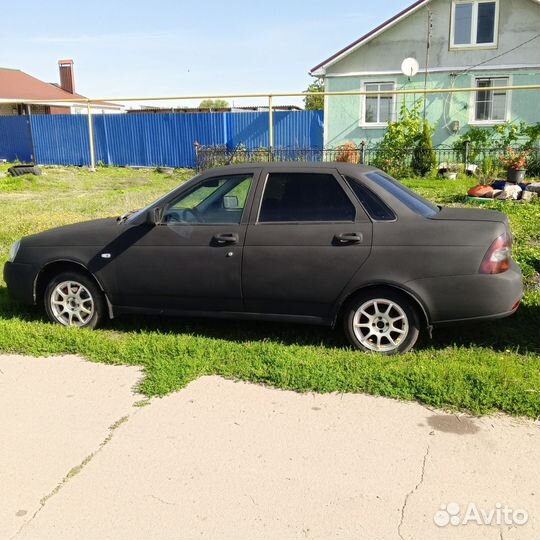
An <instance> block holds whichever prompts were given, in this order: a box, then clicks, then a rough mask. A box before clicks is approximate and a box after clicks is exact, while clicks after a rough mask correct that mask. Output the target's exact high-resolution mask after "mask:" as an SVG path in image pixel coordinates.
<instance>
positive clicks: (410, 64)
mask: <svg viewBox="0 0 540 540" xmlns="http://www.w3.org/2000/svg"><path fill="white" fill-rule="evenodd" d="M419 71H420V64H419V63H418V60H417V59H416V58H405V60H403V62H402V64H401V72H402V73H403V75H405V77H409V78H411V77H414V76H415V75H416V74H417V73H418V72H419Z"/></svg>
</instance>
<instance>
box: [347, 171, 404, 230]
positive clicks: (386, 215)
mask: <svg viewBox="0 0 540 540" xmlns="http://www.w3.org/2000/svg"><path fill="white" fill-rule="evenodd" d="M345 180H347V183H348V184H349V186H351V189H352V190H353V191H354V194H355V195H356V197H357V198H358V200H359V201H360V203H361V204H362V206H363V207H364V209H365V210H366V212H367V213H368V214H369V217H371V219H374V220H375V221H394V220H395V219H396V215H395V214H394V212H393V210H392V209H391V208H390V207H389V206H388V205H387V204H386V203H385V202H383V201H382V200H381V199H380V198H379V197H377V195H375V193H373V191H371V190H370V189H368V188H367V187H365V186H363V185H362V184H361V183H360V182H359V181H358V180H356V179H354V178H351V177H349V176H346V177H345Z"/></svg>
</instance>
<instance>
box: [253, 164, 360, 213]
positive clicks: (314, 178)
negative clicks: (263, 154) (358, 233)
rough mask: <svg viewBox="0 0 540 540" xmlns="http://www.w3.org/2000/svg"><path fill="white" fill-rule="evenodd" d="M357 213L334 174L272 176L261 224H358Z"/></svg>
mask: <svg viewBox="0 0 540 540" xmlns="http://www.w3.org/2000/svg"><path fill="white" fill-rule="evenodd" d="M355 217H356V210H355V208H354V206H353V204H352V202H351V201H350V199H349V197H347V194H346V193H345V191H343V189H342V187H341V186H340V185H339V183H338V181H337V180H336V178H335V177H334V175H332V174H317V173H271V174H270V175H268V179H267V181H266V186H265V189H264V194H263V198H262V202H261V209H260V213H259V222H261V223H271V222H321V221H335V222H339V221H348V222H351V221H354V220H355Z"/></svg>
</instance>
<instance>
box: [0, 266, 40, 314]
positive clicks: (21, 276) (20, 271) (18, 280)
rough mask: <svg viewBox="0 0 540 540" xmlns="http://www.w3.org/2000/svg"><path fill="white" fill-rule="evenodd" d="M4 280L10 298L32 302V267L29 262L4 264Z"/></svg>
mask: <svg viewBox="0 0 540 540" xmlns="http://www.w3.org/2000/svg"><path fill="white" fill-rule="evenodd" d="M4 281H5V282H6V284H7V288H8V292H9V295H10V296H11V298H13V299H14V300H18V301H19V302H23V303H24V304H34V303H35V300H34V269H33V267H32V266H31V265H29V264H20V263H10V262H7V263H6V264H5V265H4Z"/></svg>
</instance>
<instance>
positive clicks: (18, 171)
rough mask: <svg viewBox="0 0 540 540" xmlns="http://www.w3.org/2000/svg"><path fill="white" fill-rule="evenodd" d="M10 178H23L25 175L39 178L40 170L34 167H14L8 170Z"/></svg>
mask: <svg viewBox="0 0 540 540" xmlns="http://www.w3.org/2000/svg"><path fill="white" fill-rule="evenodd" d="M8 173H9V174H10V175H11V176H23V175H25V174H33V175H35V176H41V169H40V168H39V167H36V166H35V165H14V166H13V167H10V168H9V169H8Z"/></svg>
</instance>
